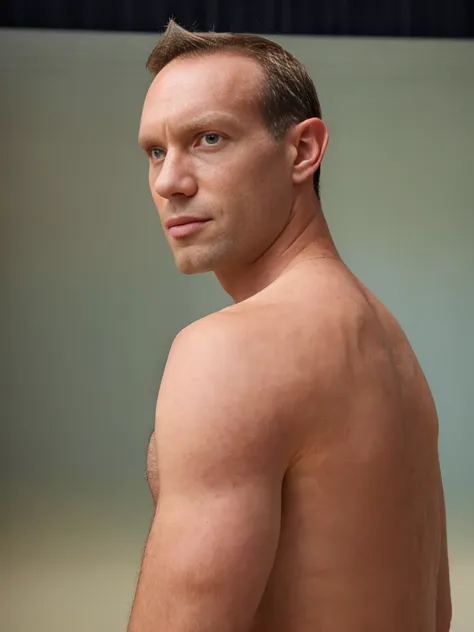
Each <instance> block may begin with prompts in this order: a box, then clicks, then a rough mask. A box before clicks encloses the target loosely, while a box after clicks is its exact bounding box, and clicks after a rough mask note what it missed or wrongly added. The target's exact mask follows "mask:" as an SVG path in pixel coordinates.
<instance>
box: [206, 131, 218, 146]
mask: <svg viewBox="0 0 474 632" xmlns="http://www.w3.org/2000/svg"><path fill="white" fill-rule="evenodd" d="M201 139H202V140H203V141H204V144H205V145H217V143H218V142H219V141H220V140H221V136H219V134H215V133H213V132H211V133H209V134H204V135H203V136H201Z"/></svg>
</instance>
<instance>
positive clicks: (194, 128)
mask: <svg viewBox="0 0 474 632" xmlns="http://www.w3.org/2000/svg"><path fill="white" fill-rule="evenodd" d="M219 125H226V126H228V127H233V128H234V129H236V128H237V127H238V125H239V121H238V119H237V118H236V117H235V116H232V115H229V114H224V113H218V112H216V113H210V114H205V115H203V116H200V117H198V118H195V119H192V120H191V121H189V122H186V123H183V124H182V125H181V124H179V132H178V133H179V135H180V136H188V135H191V134H192V133H193V132H198V131H200V130H201V131H202V130H203V129H206V128H209V129H213V128H214V126H217V127H219ZM138 144H139V145H140V146H141V147H143V148H147V147H152V146H154V145H156V144H157V135H156V134H155V133H153V132H152V131H151V129H150V130H145V131H144V132H140V134H139V137H138ZM158 144H159V143H158Z"/></svg>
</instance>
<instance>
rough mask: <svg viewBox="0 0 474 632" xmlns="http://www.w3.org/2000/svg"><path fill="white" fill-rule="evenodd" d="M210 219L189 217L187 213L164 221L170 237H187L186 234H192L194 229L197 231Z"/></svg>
mask: <svg viewBox="0 0 474 632" xmlns="http://www.w3.org/2000/svg"><path fill="white" fill-rule="evenodd" d="M210 221H211V220H209V219H202V218H198V217H191V216H189V215H186V216H182V217H172V218H170V219H169V220H168V221H167V222H166V228H167V229H168V232H169V234H170V235H171V236H172V237H175V238H179V237H187V236H188V235H192V234H193V233H195V232H196V231H199V230H200V229H201V228H202V227H203V226H205V225H206V224H208V223H209V222H210Z"/></svg>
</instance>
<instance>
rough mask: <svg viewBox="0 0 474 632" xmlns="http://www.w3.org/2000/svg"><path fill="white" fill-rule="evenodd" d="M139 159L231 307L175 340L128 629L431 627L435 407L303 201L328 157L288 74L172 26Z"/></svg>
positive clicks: (323, 133)
mask: <svg viewBox="0 0 474 632" xmlns="http://www.w3.org/2000/svg"><path fill="white" fill-rule="evenodd" d="M148 67H149V69H150V70H151V71H152V72H153V73H154V74H155V75H156V77H155V78H154V80H153V82H152V85H151V87H150V90H149V92H148V94H147V96H146V100H145V104H144V109H143V114H142V120H141V126H140V134H139V136H140V139H139V140H140V144H141V146H142V147H143V149H144V150H145V151H146V152H147V154H148V157H149V183H150V189H151V193H152V196H153V199H154V201H155V204H156V207H157V209H158V213H159V215H160V219H161V222H162V225H163V228H164V230H165V234H166V237H167V240H168V242H169V244H170V247H171V250H172V252H173V255H174V259H175V262H176V265H177V266H178V268H179V270H181V271H182V272H184V273H186V274H193V273H197V272H205V271H213V272H214V273H215V274H216V276H217V278H218V280H219V282H220V283H221V285H222V287H223V288H224V289H225V290H226V291H227V292H228V293H229V294H230V295H231V296H232V298H233V299H234V301H235V304H234V305H232V306H231V307H229V308H226V309H224V310H222V311H220V312H218V313H216V314H212V315H210V316H208V317H206V318H204V319H202V320H199V321H198V322H195V323H193V324H192V325H190V326H189V327H187V328H186V329H184V330H183V331H182V332H180V333H179V335H178V336H177V337H176V339H175V341H174V343H173V345H172V348H171V351H170V354H169V358H168V362H167V365H166V369H165V372H164V376H163V380H162V383H161V387H160V391H159V395H158V401H157V407H156V426H155V432H154V435H153V437H152V439H151V442H150V447H149V456H148V479H149V483H150V487H151V491H152V494H153V496H154V499H155V502H156V511H155V515H154V519H153V523H152V527H151V530H150V534H149V538H148V542H147V544H146V549H145V554H144V558H143V564H142V569H141V573H140V577H139V581H138V587H137V592H136V597H135V601H134V604H133V608H132V614H131V619H130V624H129V632H201V631H202V632H204V631H206V632H226V631H229V632H230V631H232V632H249V631H254V632H263V631H265V632H316V631H317V632H349V631H350V632H362V631H363V632H382V631H384V632H415V631H416V632H435V631H436V632H445V631H447V630H449V627H450V618H451V606H450V589H449V574H448V560H447V548H446V527H445V508H444V500H443V491H442V481H441V475H440V469H439V460H438V448H437V440H438V422H437V416H436V410H435V405H434V403H433V399H432V397H431V394H430V390H429V387H428V385H427V383H426V381H425V378H424V376H423V373H422V371H421V369H420V366H419V364H418V362H417V360H416V358H415V356H414V353H413V351H412V349H411V348H410V345H409V343H408V341H407V339H406V338H405V336H404V334H403V332H402V331H401V329H400V327H399V325H398V323H397V322H396V320H395V318H394V317H393V316H392V315H391V314H390V313H389V311H388V310H387V309H386V308H385V307H384V306H383V305H382V304H381V303H380V302H379V301H378V300H377V299H376V298H375V296H374V295H373V294H371V293H370V292H369V290H368V289H367V288H366V287H365V286H364V285H363V284H362V283H361V282H360V281H359V280H358V279H357V278H356V277H355V276H354V275H353V274H352V273H351V272H350V271H349V270H348V268H347V267H346V266H345V265H344V263H343V261H342V259H341V257H340V256H339V254H338V252H337V250H336V248H335V246H334V243H333V241H332V239H331V236H330V233H329V230H328V227H327V225H326V222H325V219H324V216H323V213H322V210H321V204H320V200H319V174H320V165H321V161H322V158H323V155H324V152H325V149H326V145H327V142H328V133H327V129H326V127H325V125H324V123H323V122H322V120H321V112H320V108H319V103H318V99H317V96H316V92H315V88H314V86H313V84H312V82H311V79H310V78H309V76H308V74H307V73H306V71H305V69H304V68H303V66H302V65H301V64H300V63H299V62H298V61H297V60H296V59H294V58H293V57H292V56H291V55H290V54H288V53H287V52H286V51H284V50H283V49H282V48H281V47H279V46H278V45H276V44H275V43H273V42H271V41H267V40H265V39H263V38H260V37H257V36H252V35H248V36H247V35H231V34H216V33H201V34H197V33H188V32H187V31H185V30H184V29H181V28H180V27H178V26H177V25H176V24H175V23H173V22H171V23H170V24H169V26H168V29H167V31H166V33H165V35H164V37H163V38H162V40H161V41H160V42H159V44H158V45H157V46H156V48H155V49H154V51H153V52H152V54H151V56H150V58H149V60H148Z"/></svg>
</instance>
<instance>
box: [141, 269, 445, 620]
mask: <svg viewBox="0 0 474 632" xmlns="http://www.w3.org/2000/svg"><path fill="white" fill-rule="evenodd" d="M224 314H227V315H228V317H229V318H234V319H239V321H240V323H241V327H242V328H244V329H245V331H246V336H247V338H248V339H249V340H253V341H255V345H249V349H252V347H253V348H254V351H253V352H254V353H255V366H256V367H258V368H257V369H256V370H258V371H261V372H262V379H263V376H264V379H265V383H266V384H267V385H270V386H269V387H268V388H267V392H270V399H271V400H272V401H273V402H277V403H276V404H275V403H274V404H273V405H275V406H278V407H279V414H282V412H283V414H284V416H285V418H286V419H287V423H288V424H291V425H292V426H293V427H294V432H295V433H297V434H298V436H299V437H301V441H300V444H299V446H300V447H299V450H298V451H297V452H296V453H295V454H294V456H293V458H292V460H291V462H290V463H289V464H288V468H287V471H286V474H285V477H284V479H283V483H282V508H281V528H280V537H279V543H278V549H277V554H276V559H275V563H274V565H273V570H272V572H271V575H270V578H269V580H268V583H267V586H266V590H265V593H264V595H263V598H262V600H261V603H260V606H259V608H258V611H257V615H256V617H255V621H254V625H253V628H252V630H254V632H264V631H265V632H270V631H271V632H280V631H281V632H316V631H321V632H346V631H347V630H351V631H353V632H358V631H360V632H362V631H363V630H364V631H365V630H384V632H390V631H393V632H395V631H396V632H401V631H402V630H403V632H412V631H413V632H415V631H416V632H435V631H436V630H437V631H438V632H441V631H442V630H447V629H449V622H448V627H443V626H444V623H440V621H439V616H438V621H437V607H438V609H439V601H440V599H441V600H442V601H443V603H444V602H446V603H447V602H448V601H449V583H448V582H447V578H442V581H441V580H440V578H439V574H440V573H439V569H440V566H442V557H443V555H445V533H444V531H445V525H444V503H443V500H442V485H441V477H440V471H439V463H438V448H437V438H438V424H437V415H436V410H435V406H434V403H433V399H432V397H431V393H430V390H429V388H428V385H427V383H426V381H425V378H424V376H423V373H422V371H421V369H420V367H419V364H418V362H417V360H416V358H415V356H414V353H413V351H412V349H411V347H410V345H409V343H408V341H407V339H406V337H405V336H404V334H403V332H402V331H401V329H400V327H399V325H398V323H397V322H396V320H395V319H394V317H393V316H392V315H391V314H390V313H389V312H388V310H387V309H386V308H385V307H384V306H383V305H382V304H381V303H380V302H379V301H378V300H377V299H376V298H375V297H374V296H373V295H372V294H371V293H370V292H368V290H367V289H366V288H365V287H364V286H362V284H360V283H359V282H358V281H357V279H355V277H353V276H352V275H351V273H350V272H349V271H348V270H347V269H346V268H345V267H344V266H342V264H340V263H335V262H312V263H311V264H305V265H304V266H300V267H298V266H296V267H295V269H294V270H291V271H289V272H288V273H287V274H285V275H283V276H282V277H281V278H280V279H279V280H277V281H276V282H275V283H274V284H273V285H272V286H270V287H269V288H267V289H266V290H264V291H263V292H261V293H260V294H258V295H256V296H254V297H253V298H252V299H249V300H248V301H245V302H243V303H241V304H238V305H236V306H232V307H231V308H229V309H228V310H224ZM249 352H252V351H249ZM272 392H273V395H271V393H272ZM283 409H284V410H283ZM158 471H159V470H158V464H157V463H156V459H155V453H154V449H153V442H151V444H150V451H149V456H148V478H149V482H150V487H151V489H152V493H153V495H154V497H155V500H156V499H157V495H158ZM446 572H447V569H446ZM439 586H442V590H443V591H444V593H446V594H443V595H441V596H440V595H439V594H438V593H439V588H438V587H439ZM437 603H438V606H437ZM443 608H444V606H443ZM441 610H442V609H441ZM387 613H388V614H387Z"/></svg>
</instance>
